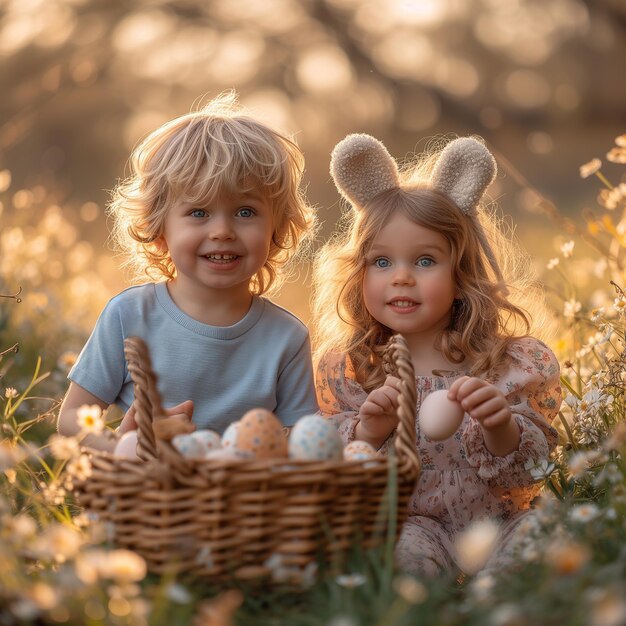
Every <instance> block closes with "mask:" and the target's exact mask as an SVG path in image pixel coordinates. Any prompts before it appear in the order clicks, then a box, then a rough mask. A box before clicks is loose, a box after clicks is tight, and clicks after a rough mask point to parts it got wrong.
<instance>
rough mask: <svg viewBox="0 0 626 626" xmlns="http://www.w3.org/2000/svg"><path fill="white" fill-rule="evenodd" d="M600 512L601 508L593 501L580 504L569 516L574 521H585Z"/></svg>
mask: <svg viewBox="0 0 626 626" xmlns="http://www.w3.org/2000/svg"><path fill="white" fill-rule="evenodd" d="M599 513H600V509H598V507H597V506H596V505H595V504H593V503H591V502H588V503H585V504H579V505H577V506H575V507H573V508H572V509H571V511H570V512H569V517H570V519H571V520H572V521H573V522H579V523H585V522H588V521H590V520H592V519H594V518H595V517H597V516H598V514H599Z"/></svg>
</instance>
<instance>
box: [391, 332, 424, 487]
mask: <svg viewBox="0 0 626 626" xmlns="http://www.w3.org/2000/svg"><path fill="white" fill-rule="evenodd" d="M383 367H384V369H385V372H386V373H388V374H391V375H392V376H396V377H397V378H399V379H400V394H399V396H398V419H399V423H398V429H397V434H396V439H395V442H394V447H395V450H396V456H397V457H398V469H399V471H400V472H401V473H402V474H404V475H406V476H409V477H410V478H411V480H417V477H418V475H419V472H420V461H419V457H418V455H417V449H416V447H415V419H416V414H417V390H416V388H415V370H414V369H413V362H412V361H411V353H410V352H409V348H408V346H407V343H406V339H405V338H404V337H403V336H402V335H393V336H392V337H391V338H390V339H389V342H388V343H387V347H386V348H385V352H384V354H383Z"/></svg>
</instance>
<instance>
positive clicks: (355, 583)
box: [335, 574, 367, 589]
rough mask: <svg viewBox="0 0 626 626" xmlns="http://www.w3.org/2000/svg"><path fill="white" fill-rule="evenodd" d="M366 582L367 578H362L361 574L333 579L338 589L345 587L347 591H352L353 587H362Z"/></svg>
mask: <svg viewBox="0 0 626 626" xmlns="http://www.w3.org/2000/svg"><path fill="white" fill-rule="evenodd" d="M366 581H367V578H365V576H363V574H340V575H339V576H337V578H335V582H336V583H337V584H338V585H339V586H340V587H347V588H348V589H353V588H354V587H360V586H361V585H364V584H365V583H366Z"/></svg>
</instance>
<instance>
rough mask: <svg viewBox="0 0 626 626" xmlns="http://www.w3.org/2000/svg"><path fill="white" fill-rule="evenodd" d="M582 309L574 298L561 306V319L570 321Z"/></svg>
mask: <svg viewBox="0 0 626 626" xmlns="http://www.w3.org/2000/svg"><path fill="white" fill-rule="evenodd" d="M582 308H583V305H582V304H581V303H580V302H579V301H578V300H575V299H574V298H572V299H571V300H567V301H566V302H565V303H564V304H563V317H565V318H567V319H572V318H574V317H576V313H579V312H580V310H581V309H582Z"/></svg>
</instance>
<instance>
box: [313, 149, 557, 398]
mask: <svg viewBox="0 0 626 626" xmlns="http://www.w3.org/2000/svg"><path fill="white" fill-rule="evenodd" d="M436 157H437V155H434V156H433V157H431V158H429V159H427V160H426V161H424V162H421V163H420V164H419V166H418V167H417V168H413V169H412V170H411V171H409V172H406V173H402V175H401V182H400V186H399V187H396V188H393V189H389V190H387V191H384V192H382V193H380V194H378V195H377V196H376V197H374V198H373V199H372V200H370V201H369V202H368V203H367V204H365V205H364V206H363V207H359V209H358V210H354V209H353V210H350V211H349V212H346V213H344V216H343V219H342V222H341V223H340V228H339V231H338V233H337V234H336V235H335V236H334V237H333V238H331V240H330V241H329V242H328V243H327V244H326V245H325V246H323V248H322V249H321V250H320V251H319V253H318V255H317V257H316V260H315V264H314V269H313V306H312V322H313V331H314V332H313V342H314V348H315V352H314V356H315V359H316V361H319V359H320V358H321V357H322V356H323V355H325V354H328V353H342V352H343V353H346V354H347V355H348V356H349V359H350V365H351V366H352V367H353V368H354V372H355V375H356V380H357V381H358V382H359V384H361V386H362V387H363V388H364V389H365V390H366V391H368V392H369V391H371V390H372V389H375V388H377V387H379V386H380V385H382V384H383V382H384V379H385V373H384V371H383V368H382V362H381V352H382V349H383V348H384V345H385V343H386V341H387V340H388V339H389V337H390V336H391V335H392V334H393V331H392V329H390V328H388V327H386V326H384V325H382V324H380V323H379V322H378V321H377V320H375V319H374V318H373V317H372V316H371V315H370V313H369V312H368V310H367V308H366V307H365V305H364V302H363V289H362V283H363V276H364V273H365V258H366V256H367V254H368V251H369V249H370V247H371V246H372V243H373V241H374V239H375V238H376V236H377V234H378V233H379V232H380V230H381V229H382V228H383V227H384V226H385V225H386V224H387V222H388V221H389V219H390V218H391V216H392V215H393V214H394V213H396V212H401V213H402V214H404V215H406V216H407V217H408V218H409V219H410V220H412V221H413V222H415V223H416V224H419V225H420V226H423V227H424V228H428V229H431V230H434V231H436V232H438V233H440V234H441V235H443V236H444V237H445V238H446V240H447V241H448V243H449V244H450V249H451V254H452V265H453V268H454V269H453V277H454V281H455V284H456V286H457V289H458V292H459V293H460V294H462V297H461V298H460V299H459V300H457V301H455V306H454V307H453V315H452V316H451V322H450V324H449V326H448V327H447V328H445V329H444V330H443V331H442V332H441V333H440V334H439V336H438V337H437V339H436V346H437V348H438V349H439V350H441V352H442V353H443V354H444V356H445V357H446V358H447V359H448V360H449V361H450V362H452V363H461V362H463V361H466V362H467V363H468V364H469V370H470V373H471V375H480V374H482V373H484V372H487V371H488V370H490V369H491V368H492V367H493V366H494V365H496V364H498V363H501V362H503V360H504V359H506V358H507V348H508V346H509V343H510V341H512V340H513V339H516V338H520V337H522V336H525V335H527V334H528V333H529V332H531V330H532V331H533V334H539V335H540V334H542V333H541V332H540V331H542V330H545V329H546V328H547V325H546V321H547V310H546V308H545V306H544V305H543V297H542V294H541V291H540V289H539V288H538V286H537V285H536V283H535V281H534V280H533V272H532V267H531V264H530V260H529V258H528V257H527V256H526V255H524V254H523V253H522V252H521V250H520V249H519V247H518V246H517V245H516V243H515V242H514V239H513V237H512V236H511V234H506V233H505V231H504V229H503V228H502V224H501V220H498V219H497V218H496V215H495V212H494V211H493V210H491V211H490V210H488V208H487V207H486V206H482V207H479V216H480V217H471V216H467V215H465V214H463V213H462V212H461V211H460V209H459V208H458V207H457V205H456V204H455V203H454V202H453V201H452V200H451V199H450V198H449V197H448V196H447V195H446V194H444V193H443V192H440V191H437V190H435V189H431V188H429V187H428V186H427V185H426V184H425V182H424V181H426V180H428V176H427V172H428V170H429V169H430V167H431V166H432V164H433V163H434V162H435V161H436ZM478 219H480V223H481V225H482V227H483V229H484V231H485V233H486V235H487V237H488V239H489V242H490V244H491V246H492V249H493V251H494V254H495V255H496V259H497V260H498V262H499V265H500V269H501V271H502V274H503V276H504V277H505V280H506V283H507V286H508V289H509V293H510V294H511V295H510V296H506V295H504V294H503V290H502V288H501V287H502V286H501V285H500V284H499V282H498V280H497V277H496V276H495V275H494V272H493V270H492V268H491V266H490V264H489V262H488V260H487V258H486V256H485V253H484V250H483V247H482V245H481V244H480V237H479V234H478V228H479V225H478V223H477V220H478ZM533 320H534V323H533ZM537 331H539V332H537Z"/></svg>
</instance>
